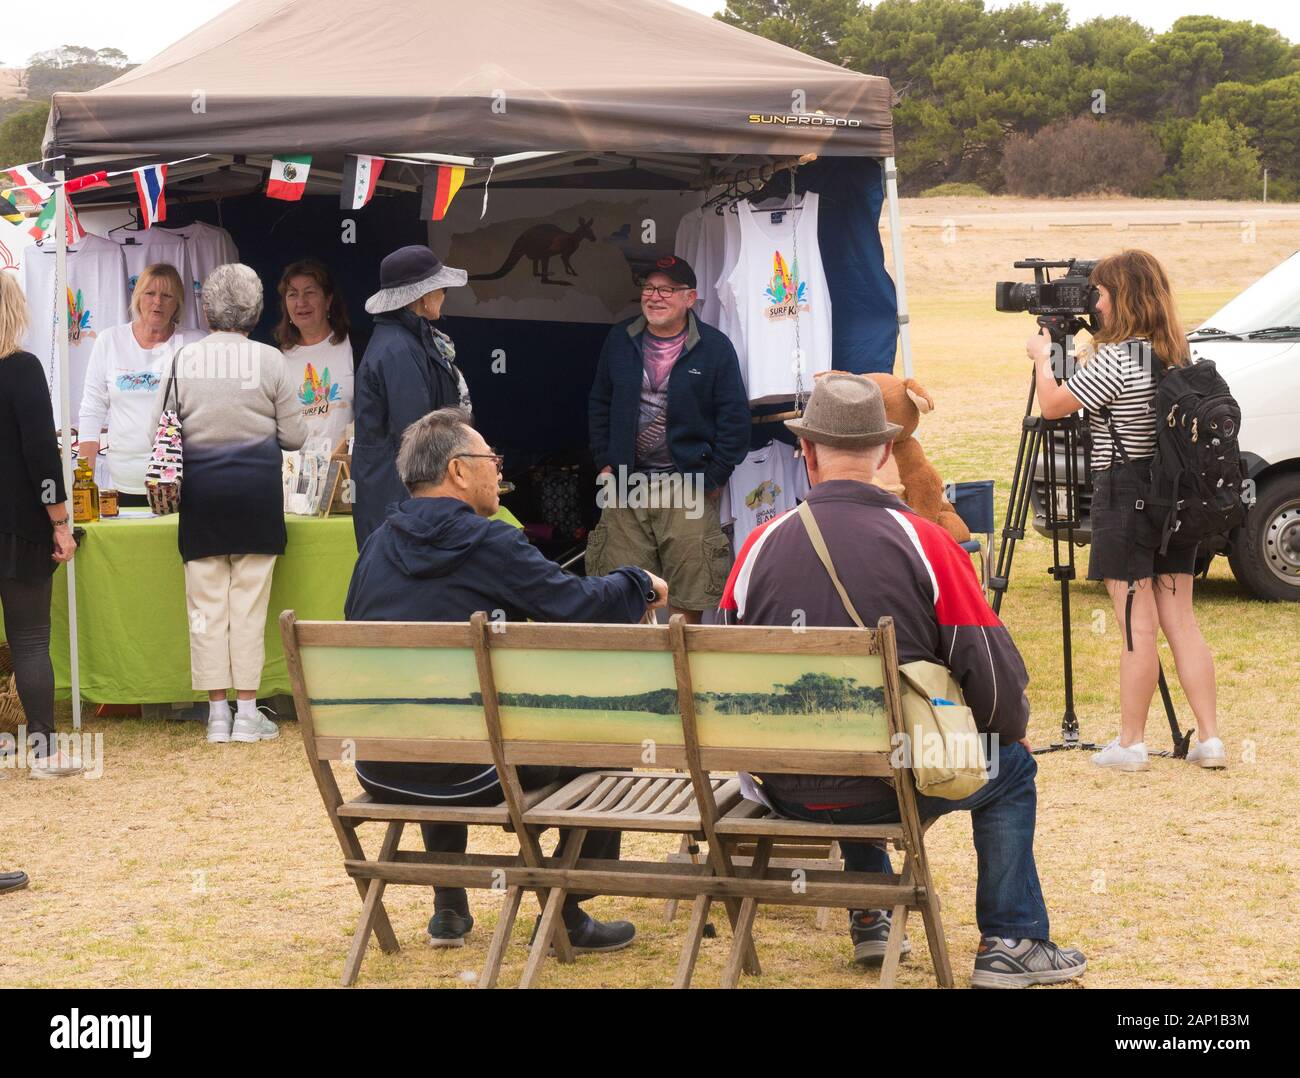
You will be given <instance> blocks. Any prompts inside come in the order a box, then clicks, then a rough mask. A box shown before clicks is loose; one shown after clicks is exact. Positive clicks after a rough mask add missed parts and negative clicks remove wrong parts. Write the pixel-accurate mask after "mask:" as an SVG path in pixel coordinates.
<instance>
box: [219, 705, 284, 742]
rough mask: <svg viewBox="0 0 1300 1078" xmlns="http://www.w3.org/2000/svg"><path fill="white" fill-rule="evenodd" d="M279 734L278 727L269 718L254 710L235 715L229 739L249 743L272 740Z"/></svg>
mask: <svg viewBox="0 0 1300 1078" xmlns="http://www.w3.org/2000/svg"><path fill="white" fill-rule="evenodd" d="M279 736H280V728H279V727H278V726H276V725H275V723H273V722H272V721H271V720H270V719H268V718H267V717H266V716H265V715H263V714H262V712H261V711H255V712H253V714H252V715H251V716H249V715H240V714H236V715H235V722H234V725H233V727H232V728H231V731H230V740H231V741H239V742H242V743H244V744H251V743H252V742H254V741H274V740H275V739H276V738H277V737H279Z"/></svg>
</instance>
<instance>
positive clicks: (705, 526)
mask: <svg viewBox="0 0 1300 1078" xmlns="http://www.w3.org/2000/svg"><path fill="white" fill-rule="evenodd" d="M620 565H635V566H637V567H638V568H640V569H644V570H645V571H646V572H648V573H654V574H655V575H656V576H661V577H663V578H664V580H665V581H667V582H668V603H669V605H670V606H675V607H677V608H678V609H680V610H712V609H714V608H716V607H717V605H718V603H719V601H721V599H722V589H723V588H724V587H726V584H727V574H728V573H730V572H731V543H730V541H728V539H727V537H726V536H725V535H723V534H722V526H721V524H720V523H719V519H718V499H716V498H705V499H704V502H703V506H702V511H701V512H700V515H699V516H698V517H696V518H695V519H691V517H690V516H688V514H687V511H686V510H685V509H681V508H676V509H640V508H637V509H633V508H627V507H614V506H610V507H607V508H605V509H603V510H602V511H601V514H600V523H599V524H597V525H596V527H595V528H593V529H592V532H591V536H590V537H589V538H588V540H587V559H586V567H587V575H588V576H603V575H604V574H605V573H609V572H613V571H614V570H615V569H617V568H618V567H619V566H620Z"/></svg>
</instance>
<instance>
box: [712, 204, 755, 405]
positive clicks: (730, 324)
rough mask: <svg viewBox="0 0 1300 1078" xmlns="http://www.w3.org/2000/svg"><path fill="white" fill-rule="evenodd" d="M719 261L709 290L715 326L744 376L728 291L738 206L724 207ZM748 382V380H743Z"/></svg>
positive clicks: (738, 326)
mask: <svg viewBox="0 0 1300 1078" xmlns="http://www.w3.org/2000/svg"><path fill="white" fill-rule="evenodd" d="M722 236H723V243H722V263H721V266H720V267H719V272H718V278H717V280H716V281H714V282H713V286H712V287H713V290H714V292H716V293H717V296H718V308H719V312H720V313H719V314H718V329H720V330H722V332H723V333H725V334H726V335H727V336H728V337H729V338H730V339H731V343H732V346H733V347H734V348H735V349H736V355H737V356H738V357H739V359H740V373H741V376H742V377H744V375H745V332H744V326H743V325H742V323H741V321H740V314H739V312H738V311H737V310H736V293H735V292H733V291H732V290H731V273H732V271H733V270H734V269H735V268H736V262H737V260H738V259H739V258H740V207H737V208H736V210H735V211H734V212H733V210H732V207H731V206H728V207H727V209H726V210H725V211H724V212H723V214H722ZM746 384H748V382H746Z"/></svg>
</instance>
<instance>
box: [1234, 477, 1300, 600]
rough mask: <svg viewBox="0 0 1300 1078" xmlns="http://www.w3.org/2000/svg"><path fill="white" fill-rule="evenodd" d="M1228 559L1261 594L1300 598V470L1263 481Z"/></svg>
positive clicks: (1239, 577)
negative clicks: (1298, 472) (1299, 472)
mask: <svg viewBox="0 0 1300 1078" xmlns="http://www.w3.org/2000/svg"><path fill="white" fill-rule="evenodd" d="M1228 561H1229V563H1230V564H1231V565H1232V573H1233V575H1234V576H1235V577H1236V578H1237V581H1238V582H1239V583H1241V584H1244V585H1245V586H1246V587H1247V588H1249V589H1250V590H1251V591H1252V592H1254V593H1255V595H1256V596H1258V597H1259V598H1261V599H1289V600H1291V601H1292V602H1300V474H1297V473H1288V474H1285V475H1279V476H1277V477H1276V478H1274V479H1270V480H1267V481H1266V482H1264V483H1262V484H1260V487H1259V492H1258V497H1257V500H1256V502H1255V504H1254V505H1253V506H1252V507H1251V509H1250V512H1249V513H1247V514H1246V523H1245V525H1244V527H1243V528H1242V529H1241V536H1240V539H1239V540H1238V541H1237V542H1235V543H1234V544H1233V550H1232V554H1231V555H1229V557H1228Z"/></svg>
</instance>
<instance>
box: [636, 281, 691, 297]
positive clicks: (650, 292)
mask: <svg viewBox="0 0 1300 1078" xmlns="http://www.w3.org/2000/svg"><path fill="white" fill-rule="evenodd" d="M689 291H690V289H689V288H687V287H686V286H685V285H682V286H681V287H680V288H669V287H668V286H667V285H653V284H648V285H646V286H645V287H644V288H642V289H641V295H643V296H645V297H646V298H647V299H649V298H650V297H651V296H658V297H659V298H660V299H672V298H673V293H674V292H689Z"/></svg>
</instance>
